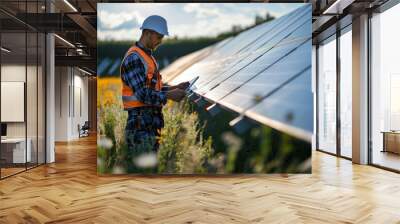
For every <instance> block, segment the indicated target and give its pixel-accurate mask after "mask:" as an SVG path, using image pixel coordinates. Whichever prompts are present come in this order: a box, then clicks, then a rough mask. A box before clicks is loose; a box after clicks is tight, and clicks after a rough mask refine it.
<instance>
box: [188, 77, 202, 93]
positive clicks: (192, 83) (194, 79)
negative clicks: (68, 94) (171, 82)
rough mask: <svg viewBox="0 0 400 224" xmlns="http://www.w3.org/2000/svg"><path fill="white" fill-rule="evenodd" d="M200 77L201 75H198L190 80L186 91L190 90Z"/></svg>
mask: <svg viewBox="0 0 400 224" xmlns="http://www.w3.org/2000/svg"><path fill="white" fill-rule="evenodd" d="M198 79H199V76H196V77H195V78H193V79H192V80H190V82H189V86H188V87H187V88H186V92H188V91H190V89H191V88H192V87H193V85H194V83H195V82H196V81H197V80H198Z"/></svg>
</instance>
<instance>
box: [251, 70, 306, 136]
mask: <svg viewBox="0 0 400 224" xmlns="http://www.w3.org/2000/svg"><path fill="white" fill-rule="evenodd" d="M312 105H313V96H312V92H311V66H310V67H309V68H308V69H307V70H306V71H304V72H303V73H301V75H300V76H298V77H296V78H295V79H294V80H293V81H291V82H289V83H288V84H287V85H285V86H283V87H282V88H281V89H279V90H278V91H277V92H275V93H274V94H272V95H271V96H269V97H267V98H265V99H264V100H263V101H261V102H260V103H258V104H257V105H256V106H255V107H254V108H251V109H249V110H247V111H246V112H245V115H247V116H248V117H251V118H253V119H255V120H257V121H259V122H261V123H264V124H267V125H269V126H272V127H275V128H277V129H280V130H283V131H284V132H286V133H290V134H292V135H295V136H297V137H299V138H301V139H304V140H309V139H310V138H311V133H312V130H313V107H312Z"/></svg>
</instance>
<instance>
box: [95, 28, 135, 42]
mask: <svg viewBox="0 0 400 224" xmlns="http://www.w3.org/2000/svg"><path fill="white" fill-rule="evenodd" d="M140 34H141V31H140V30H139V29H119V30H97V38H98V39H99V40H132V41H133V40H139V37H140Z"/></svg>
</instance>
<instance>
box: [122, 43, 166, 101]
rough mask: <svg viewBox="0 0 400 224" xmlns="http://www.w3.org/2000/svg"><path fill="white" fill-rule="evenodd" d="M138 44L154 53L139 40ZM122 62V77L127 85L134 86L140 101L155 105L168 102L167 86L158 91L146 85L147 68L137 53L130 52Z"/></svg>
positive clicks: (149, 53) (150, 53)
mask: <svg viewBox="0 0 400 224" xmlns="http://www.w3.org/2000/svg"><path fill="white" fill-rule="evenodd" d="M136 46H138V47H140V48H141V49H142V50H143V51H144V52H146V53H147V54H148V55H152V53H153V52H152V51H151V50H148V49H145V48H144V47H143V46H142V45H141V44H140V43H139V42H136ZM122 63H123V64H122V66H121V79H122V81H123V82H124V83H125V85H127V86H129V87H130V88H132V90H133V91H134V92H135V96H136V98H137V99H138V100H139V101H141V102H143V103H145V104H150V105H155V106H162V105H164V104H165V103H166V102H167V98H166V96H165V88H164V89H163V90H162V91H156V90H154V89H150V88H147V87H146V79H147V77H146V74H145V68H144V65H143V63H142V61H141V59H140V58H139V56H138V55H137V54H135V53H133V54H130V55H129V56H128V57H126V58H125V60H124V61H123V62H122Z"/></svg>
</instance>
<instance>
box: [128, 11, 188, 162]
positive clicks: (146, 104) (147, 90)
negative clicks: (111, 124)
mask: <svg viewBox="0 0 400 224" xmlns="http://www.w3.org/2000/svg"><path fill="white" fill-rule="evenodd" d="M140 29H141V30H142V35H141V37H140V40H139V41H138V42H136V43H135V44H134V45H133V46H132V47H131V48H130V49H129V50H128V52H127V53H126V54H125V57H124V59H123V60H122V63H121V67H120V74H121V79H122V102H123V107H124V110H126V111H128V120H127V124H126V127H125V140H126V143H127V145H128V150H129V152H133V153H134V154H136V155H138V154H140V153H144V152H156V151H157V149H158V145H159V144H158V140H159V136H160V131H161V128H163V127H164V120H163V114H162V111H161V110H162V107H163V105H164V104H165V103H166V102H167V99H171V100H174V101H180V100H182V99H183V98H184V97H185V95H186V92H185V89H186V88H187V87H188V86H189V83H188V82H184V83H180V84H179V85H176V86H166V85H163V83H162V77H161V75H160V73H159V70H158V64H157V62H156V60H155V58H154V57H153V51H154V50H155V49H156V48H157V47H158V46H159V45H160V44H161V41H162V39H163V37H164V36H167V35H168V28H167V21H166V20H165V19H164V18H163V17H161V16H158V15H152V16H149V17H148V18H146V19H145V20H144V22H143V24H142V26H141V27H140Z"/></svg>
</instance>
